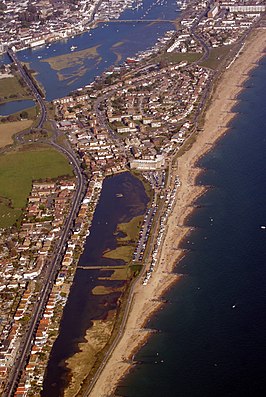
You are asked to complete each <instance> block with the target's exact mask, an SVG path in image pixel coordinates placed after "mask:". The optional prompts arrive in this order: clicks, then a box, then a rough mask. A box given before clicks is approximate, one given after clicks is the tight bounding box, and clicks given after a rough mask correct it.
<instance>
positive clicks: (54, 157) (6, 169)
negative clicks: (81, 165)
mask: <svg viewBox="0 0 266 397" xmlns="http://www.w3.org/2000/svg"><path fill="white" fill-rule="evenodd" d="M63 175H73V173H72V169H71V166H70V164H69V163H68V161H67V159H66V158H65V157H64V156H63V155H62V154H61V153H59V152H57V151H56V150H54V149H52V148H49V147H45V146H38V147H36V146H35V147H33V146H29V147H27V149H25V148H24V149H23V150H22V149H21V150H17V151H12V152H9V153H6V154H3V155H1V156H0V227H8V226H12V225H13V224H14V222H15V221H16V220H17V218H18V216H19V215H20V214H21V211H22V209H23V208H24V207H25V205H26V202H27V197H28V196H29V193H30V191H31V185H32V181H33V180H38V179H46V178H47V179H49V178H56V177H59V176H63Z"/></svg>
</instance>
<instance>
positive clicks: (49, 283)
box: [2, 50, 86, 397]
mask: <svg viewBox="0 0 266 397" xmlns="http://www.w3.org/2000/svg"><path fill="white" fill-rule="evenodd" d="M8 54H9V56H10V58H11V59H12V61H13V62H14V63H15V64H16V65H17V67H18V71H19V72H20V74H21V77H22V78H23V79H24V81H25V82H26V84H27V85H28V87H29V88H30V89H31V91H32V93H33V95H34V98H35V99H36V101H37V102H38V103H39V105H40V109H41V116H40V119H39V122H38V126H37V127H38V128H42V126H43V124H44V122H45V121H46V119H47V110H46V103H45V100H44V99H43V98H42V96H41V95H40V92H39V90H38V87H36V86H35V84H34V83H33V82H32V80H31V79H30V77H29V76H28V75H27V73H26V72H25V70H24V69H23V67H22V65H21V63H20V61H19V60H18V59H17V57H16V55H15V53H14V52H13V51H12V50H9V52H8ZM53 127H54V136H53V137H52V138H51V139H50V140H49V141H48V142H47V143H48V144H50V145H51V146H53V147H54V148H55V149H57V150H59V151H60V152H62V153H63V154H64V155H65V156H66V157H67V158H68V160H69V161H70V163H71V165H72V167H73V171H74V173H75V175H76V190H75V192H74V197H73V201H72V205H71V210H70V213H69V214H68V217H67V219H66V220H65V223H64V226H63V228H62V233H61V236H60V238H59V240H58V243H57V246H56V248H55V250H54V252H53V254H52V258H51V260H50V262H49V263H48V268H47V270H46V273H45V274H44V280H43V287H42V290H41V291H40V293H39V296H38V300H37V301H36V303H35V306H34V308H33V312H32V316H31V320H30V323H29V325H28V329H27V331H26V334H25V336H24V338H23V340H22V342H21V345H20V348H19V352H18V354H17V357H16V360H15V363H14V365H13V367H12V368H11V370H10V373H9V379H8V384H7V387H6V390H5V392H4V394H3V396H2V397H12V396H13V394H14V391H15V388H16V385H17V383H18V381H19V378H20V375H21V372H22V370H23V369H24V367H25V364H26V362H27V358H28V356H29V354H30V350H31V346H32V343H33V340H34V335H35V332H36V329H37V326H38V322H39V320H40V318H41V315H42V313H43V311H44V308H45V305H46V302H47V300H48V297H49V294H50V292H51V290H52V287H53V283H54V280H55V278H56V275H57V272H58V270H59V268H60V264H61V260H62V258H63V254H64V251H65V247H66V243H67V241H68V238H69V236H70V233H71V229H72V227H73V224H74V220H75V218H76V216H77V214H78V211H79V207H80V204H81V201H82V198H83V197H84V194H85V190H86V181H85V177H84V175H83V173H82V171H81V168H80V163H79V160H78V159H77V157H76V156H75V154H74V153H73V151H72V149H71V147H65V146H61V145H59V144H58V143H57V142H56V141H55V139H56V137H57V129H56V126H55V123H54V124H53Z"/></svg>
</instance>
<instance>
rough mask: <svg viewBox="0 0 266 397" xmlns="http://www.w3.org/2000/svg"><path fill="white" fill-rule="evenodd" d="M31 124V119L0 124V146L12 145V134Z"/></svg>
mask: <svg viewBox="0 0 266 397" xmlns="http://www.w3.org/2000/svg"><path fill="white" fill-rule="evenodd" d="M31 125H32V120H21V121H13V122H10V123H2V124H0V148H1V147H4V146H6V145H12V143H13V139H12V136H13V135H14V134H17V133H18V132H20V131H23V130H26V129H27V128H29V127H30V126H31Z"/></svg>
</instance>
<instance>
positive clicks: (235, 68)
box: [90, 29, 266, 397]
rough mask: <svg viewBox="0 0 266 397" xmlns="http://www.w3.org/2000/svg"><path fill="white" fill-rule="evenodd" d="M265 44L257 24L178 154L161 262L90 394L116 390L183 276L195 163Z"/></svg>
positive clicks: (196, 189)
mask: <svg viewBox="0 0 266 397" xmlns="http://www.w3.org/2000/svg"><path fill="white" fill-rule="evenodd" d="M265 43H266V30H265V29H255V30H254V31H253V32H252V33H251V35H250V36H249V38H248V40H247V42H246V44H245V46H244V47H243V50H242V51H241V54H240V55H239V57H238V58H237V59H236V60H235V61H234V62H233V63H232V64H231V65H230V67H229V68H228V69H226V70H225V72H224V73H223V75H222V77H221V78H220V79H219V81H218V84H217V85H216V89H215V91H214V93H213V95H212V98H211V102H210V105H209V108H208V109H207V112H206V116H205V121H204V127H203V131H202V132H201V133H200V135H198V137H197V141H196V142H195V143H194V145H193V146H192V148H191V149H190V150H189V151H188V152H186V153H184V155H183V156H182V157H180V158H179V159H178V167H177V170H175V171H174V172H176V173H177V175H179V178H180V181H181V186H180V187H179V188H178V190H177V194H176V201H175V205H174V208H173V211H172V213H171V214H170V216H169V218H168V223H167V229H166V236H165V239H164V241H163V245H162V249H161V256H160V260H159V264H158V266H157V268H156V270H155V271H154V272H153V274H152V277H151V279H150V280H149V282H148V284H147V285H146V286H144V285H143V284H142V280H138V281H137V283H136V284H135V286H134V293H133V299H132V304H131V307H130V313H129V316H128V320H127V323H126V326H125V331H124V333H123V335H122V336H121V338H120V340H119V342H118V344H117V345H116V347H115V349H114V350H113V352H112V354H111V356H110V358H109V360H108V362H107V364H106V365H105V367H104V368H103V370H102V372H101V374H100V376H99V377H98V379H97V382H96V383H95V385H94V388H93V390H92V391H91V393H90V396H91V397H107V396H110V395H111V394H112V393H113V392H114V390H115V388H116V386H117V384H118V382H119V381H120V380H121V378H122V377H123V376H124V375H125V374H126V373H127V372H128V371H129V369H130V367H131V366H132V361H131V360H132V357H133V355H134V353H135V352H136V351H137V350H138V348H139V347H140V346H142V345H143V343H145V341H146V340H147V338H148V337H149V335H150V333H151V331H150V330H148V329H145V328H144V327H145V325H146V324H147V321H148V319H149V318H150V317H151V315H152V314H153V313H154V312H155V311H157V310H159V309H160V307H161V306H162V305H163V303H162V301H161V297H162V295H163V294H164V292H165V291H166V290H168V289H169V288H170V287H171V285H173V283H176V282H177V281H178V279H179V278H180V277H182V276H178V275H177V274H174V273H172V270H173V269H174V267H175V266H176V264H177V263H178V260H180V257H181V256H182V255H183V254H184V253H183V251H182V250H181V249H180V248H179V246H180V242H181V241H182V239H183V238H184V237H185V236H186V234H187V233H188V232H189V228H188V227H186V219H187V217H188V215H190V214H191V212H192V211H193V208H194V207H193V204H194V202H195V199H196V198H197V197H199V195H201V194H203V193H204V191H205V188H204V187H201V186H197V185H196V184H195V183H196V178H197V176H198V175H199V173H200V172H201V169H200V168H198V167H197V162H198V160H199V159H200V157H202V156H203V155H204V154H206V153H207V152H208V151H209V150H210V149H211V148H212V147H213V145H214V144H215V142H216V141H217V140H218V139H219V138H220V137H221V136H222V135H223V134H224V133H225V132H226V131H227V129H228V123H229V122H230V121H231V120H232V118H233V117H234V116H235V113H233V112H232V108H233V106H234V105H235V103H236V98H237V95H238V94H239V92H240V91H241V89H242V85H243V83H244V81H245V80H246V79H247V78H248V73H249V72H250V71H251V70H252V69H253V68H254V67H256V62H258V60H259V59H260V58H262V56H263V55H264V54H265V52H264V51H265Z"/></svg>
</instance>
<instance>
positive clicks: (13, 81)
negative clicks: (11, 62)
mask: <svg viewBox="0 0 266 397" xmlns="http://www.w3.org/2000/svg"><path fill="white" fill-rule="evenodd" d="M10 95H12V97H10ZM25 97H29V94H28V93H27V91H26V89H25V88H24V87H23V86H22V85H21V84H20V82H19V80H18V78H17V77H8V78H5V79H1V80H0V98H1V100H0V101H5V100H7V99H16V98H25Z"/></svg>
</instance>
